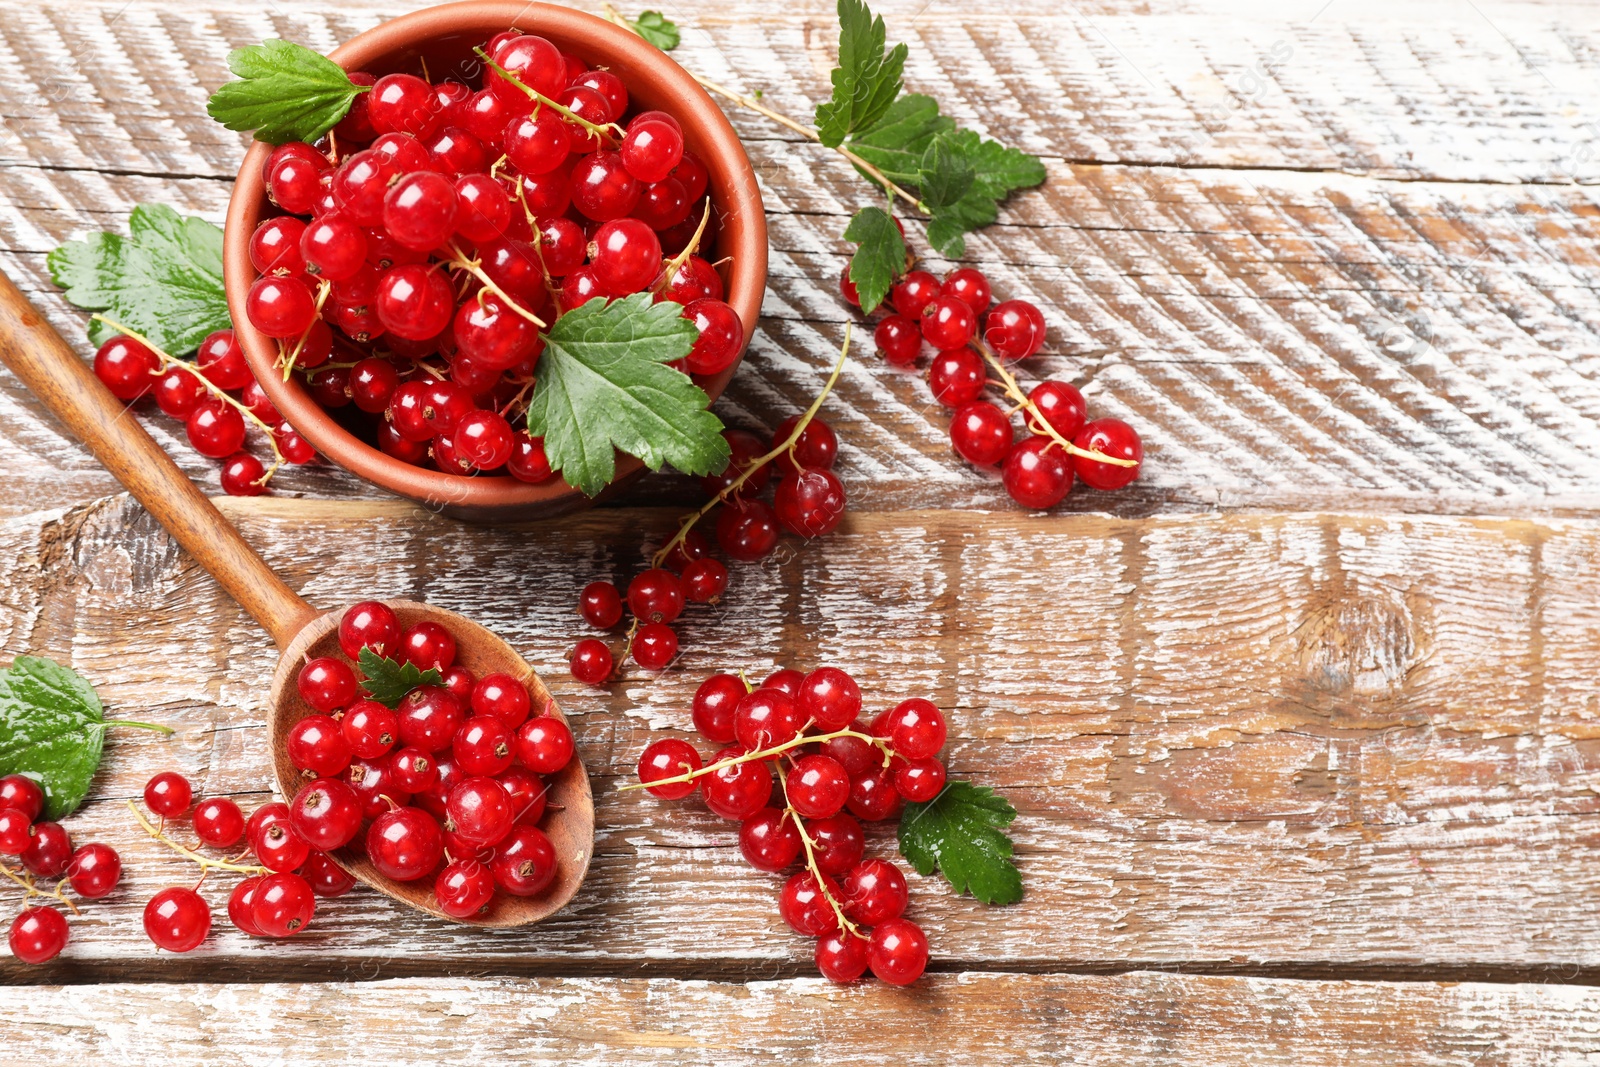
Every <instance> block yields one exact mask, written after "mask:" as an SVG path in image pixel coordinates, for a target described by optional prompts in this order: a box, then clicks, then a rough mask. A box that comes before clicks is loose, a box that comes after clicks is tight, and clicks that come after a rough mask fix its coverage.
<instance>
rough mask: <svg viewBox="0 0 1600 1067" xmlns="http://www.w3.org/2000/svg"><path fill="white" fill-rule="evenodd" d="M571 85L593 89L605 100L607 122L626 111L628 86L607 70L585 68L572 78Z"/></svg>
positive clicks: (612, 120) (616, 118)
mask: <svg viewBox="0 0 1600 1067" xmlns="http://www.w3.org/2000/svg"><path fill="white" fill-rule="evenodd" d="M572 84H573V85H581V86H583V87H584V88H586V89H593V90H594V91H595V92H597V93H599V94H600V99H602V100H604V101H605V102H606V111H607V112H608V113H609V114H610V116H611V117H610V118H608V119H607V120H606V121H607V122H616V121H617V120H618V119H620V118H622V116H623V115H626V114H627V113H628V87H627V86H626V85H625V84H623V81H622V79H621V78H619V77H617V76H616V75H615V74H612V73H611V72H610V71H608V70H586V71H584V72H583V73H582V74H580V75H578V76H577V77H576V78H574V79H573V80H572Z"/></svg>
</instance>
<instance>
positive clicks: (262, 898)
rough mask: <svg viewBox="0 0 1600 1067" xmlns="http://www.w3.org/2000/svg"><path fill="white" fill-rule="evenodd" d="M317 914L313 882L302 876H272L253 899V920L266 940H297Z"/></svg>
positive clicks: (258, 889) (266, 879)
mask: <svg viewBox="0 0 1600 1067" xmlns="http://www.w3.org/2000/svg"><path fill="white" fill-rule="evenodd" d="M316 911H317V898H316V894H315V893H313V892H312V889H311V883H310V882H307V881H306V880H305V879H304V878H302V877H300V875H298V874H289V873H287V872H280V873H278V874H269V875H267V876H266V877H265V878H263V879H261V881H260V882H259V883H257V885H256V887H255V890H254V892H252V893H251V898H250V921H251V922H252V923H253V924H254V925H255V928H256V929H257V930H259V931H261V936H263V937H293V936H294V935H295V934H297V933H299V932H300V931H301V930H304V929H305V928H306V924H307V923H309V922H310V921H311V917H312V916H313V915H315V914H316Z"/></svg>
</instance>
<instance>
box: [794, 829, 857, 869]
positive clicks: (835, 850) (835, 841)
mask: <svg viewBox="0 0 1600 1067" xmlns="http://www.w3.org/2000/svg"><path fill="white" fill-rule="evenodd" d="M806 829H807V831H808V832H809V833H810V834H811V853H812V855H813V856H814V857H815V858H816V861H817V869H818V870H820V871H821V872H822V873H823V874H843V873H844V872H845V871H848V870H849V869H850V868H852V867H854V866H855V865H856V864H858V863H860V862H861V856H862V853H864V852H865V851H866V848H867V842H866V835H864V834H863V833H862V832H861V824H860V823H858V822H856V820H855V819H853V818H852V817H850V816H849V815H835V816H833V818H831V819H816V820H813V821H812V822H811V823H809V824H808V825H807V827H806Z"/></svg>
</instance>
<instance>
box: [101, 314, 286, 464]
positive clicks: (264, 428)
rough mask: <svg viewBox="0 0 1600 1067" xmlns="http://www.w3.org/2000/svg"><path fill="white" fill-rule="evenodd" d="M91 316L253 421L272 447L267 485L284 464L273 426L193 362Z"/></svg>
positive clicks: (109, 320) (118, 325)
mask: <svg viewBox="0 0 1600 1067" xmlns="http://www.w3.org/2000/svg"><path fill="white" fill-rule="evenodd" d="M89 318H90V320H91V321H98V322H103V323H105V324H106V325H107V326H109V327H111V328H112V329H113V330H116V331H117V332H118V333H121V334H125V335H126V336H128V337H131V338H133V339H134V340H135V341H138V342H139V343H140V344H142V345H144V346H145V347H146V348H148V349H149V350H150V351H152V352H154V353H155V354H156V358H157V359H159V360H161V366H162V367H163V368H167V367H179V368H181V369H183V370H185V371H187V372H189V373H190V374H192V375H194V380H195V381H197V382H199V383H200V386H201V388H203V389H205V391H206V392H208V393H210V394H211V395H212V396H214V397H216V398H217V399H218V400H220V401H222V402H223V403H224V404H227V405H228V406H229V407H231V408H233V409H235V410H236V411H238V412H239V414H240V415H243V416H244V417H245V418H246V419H247V420H249V421H250V422H251V423H253V424H254V425H255V427H256V429H258V430H260V431H261V432H262V433H263V434H265V435H266V438H267V447H268V448H270V449H272V466H270V467H268V468H267V472H266V473H265V474H263V475H262V476H261V477H260V478H258V479H256V484H257V485H265V484H266V483H267V482H268V481H269V480H271V478H272V475H273V474H274V472H276V471H277V469H278V468H279V467H281V466H283V464H284V459H283V453H282V452H281V451H279V449H278V439H277V438H276V437H274V436H273V434H272V427H270V426H268V425H267V424H266V423H265V422H262V421H261V419H260V418H258V417H257V416H256V413H255V412H253V411H251V410H250V409H249V408H247V407H245V406H244V405H243V404H241V403H239V401H238V400H236V399H234V398H233V397H232V396H230V395H229V393H228V391H227V390H226V389H222V388H220V387H218V386H216V385H213V384H211V379H209V378H207V377H206V376H205V375H204V374H201V373H200V372H199V371H197V370H195V369H194V365H193V364H191V363H187V362H185V361H183V360H181V359H178V358H177V357H176V356H170V355H168V354H167V353H166V352H164V351H162V350H161V349H159V348H157V347H156V346H155V345H153V344H151V343H150V338H148V337H146V336H145V335H144V334H142V333H135V332H134V331H132V330H130V329H128V327H126V326H124V325H122V323H120V322H118V321H117V320H115V319H112V318H107V317H106V316H104V315H102V314H100V313H99V312H96V313H95V314H93V315H90V316H89Z"/></svg>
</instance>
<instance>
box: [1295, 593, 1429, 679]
mask: <svg viewBox="0 0 1600 1067" xmlns="http://www.w3.org/2000/svg"><path fill="white" fill-rule="evenodd" d="M1419 636H1420V635H1419V633H1418V627H1417V624H1416V621H1415V619H1414V618H1413V616H1412V613H1411V609H1410V608H1409V607H1408V606H1407V605H1406V604H1405V603H1404V602H1402V601H1398V600H1395V599H1392V598H1391V597H1389V596H1387V595H1384V594H1378V595H1367V594H1362V595H1359V596H1356V597H1354V598H1344V599H1339V600H1330V601H1328V602H1326V603H1324V604H1321V605H1318V606H1316V607H1314V608H1312V609H1311V611H1310V612H1308V613H1307V615H1306V617H1305V619H1304V620H1303V621H1302V622H1301V623H1300V625H1299V626H1298V627H1296V628H1295V631H1294V641H1295V647H1296V655H1297V657H1298V659H1299V663H1300V668H1301V670H1302V671H1304V673H1305V678H1306V681H1307V682H1309V683H1310V685H1311V686H1312V687H1313V688H1315V689H1319V690H1322V691H1324V692H1340V693H1359V694H1373V695H1376V694H1383V693H1389V692H1393V691H1395V690H1398V689H1400V688H1401V687H1402V686H1403V685H1404V684H1405V678H1406V672H1407V671H1408V670H1410V669H1411V665H1412V664H1413V663H1415V662H1416V661H1417V659H1418V656H1419V651H1418V649H1419V644H1420V639H1419Z"/></svg>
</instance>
